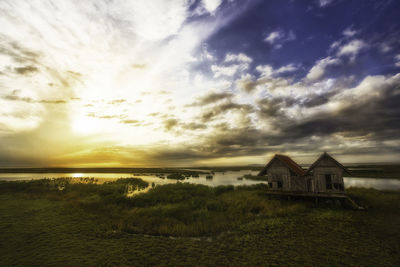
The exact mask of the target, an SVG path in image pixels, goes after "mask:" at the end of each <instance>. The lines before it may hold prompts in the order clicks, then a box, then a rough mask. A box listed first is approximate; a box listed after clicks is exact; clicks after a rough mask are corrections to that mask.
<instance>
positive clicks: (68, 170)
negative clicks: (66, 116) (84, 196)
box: [0, 168, 208, 175]
mask: <svg viewBox="0 0 400 267" xmlns="http://www.w3.org/2000/svg"><path fill="white" fill-rule="evenodd" d="M0 173H181V174H187V175H192V174H206V173H208V172H202V171H194V170H186V169H182V168H2V169H0Z"/></svg>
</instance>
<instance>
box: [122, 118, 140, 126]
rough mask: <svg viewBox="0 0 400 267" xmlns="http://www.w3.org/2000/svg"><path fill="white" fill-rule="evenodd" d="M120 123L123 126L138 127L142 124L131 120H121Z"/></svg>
mask: <svg viewBox="0 0 400 267" xmlns="http://www.w3.org/2000/svg"><path fill="white" fill-rule="evenodd" d="M120 122H121V123H123V124H129V125H134V126H139V125H141V124H142V121H139V120H131V119H127V120H121V121H120Z"/></svg>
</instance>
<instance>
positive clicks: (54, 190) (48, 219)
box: [0, 178, 400, 266]
mask: <svg viewBox="0 0 400 267" xmlns="http://www.w3.org/2000/svg"><path fill="white" fill-rule="evenodd" d="M128 187H137V188H142V189H143V188H148V187H149V184H148V183H146V182H144V181H142V180H140V179H137V178H129V179H118V180H116V181H114V182H108V183H104V184H95V183H71V182H70V180H69V179H54V180H53V179H52V180H50V179H46V180H33V181H28V182H0V230H1V231H0V253H1V255H3V256H2V257H1V258H0V265H1V266H9V265H23V266H32V265H64V266H65V265H68V266H81V265H82V263H83V264H85V265H90V266H98V265H129V266H131V265H140V266H143V265H173V266H179V265H182V266H183V265H185V266H187V265H215V264H218V265H230V266H232V265H234V266H243V265H265V263H266V259H268V265H318V266H321V265H325V264H326V262H329V264H330V265H336V266H339V265H358V266H360V265H371V266H380V265H383V266H397V265H398V263H399V262H400V257H399V254H398V251H399V249H400V244H399V242H398V240H400V206H399V203H400V193H399V192H382V191H377V190H372V189H349V190H347V192H348V193H349V194H350V195H351V197H352V198H354V199H356V201H357V202H358V203H360V204H361V205H363V206H366V207H368V210H367V211H354V210H350V209H346V208H343V207H336V206H334V205H328V204H326V205H324V204H323V203H322V204H321V205H319V207H318V208H316V207H315V206H314V204H313V202H307V201H287V200H279V199H270V198H269V196H268V195H267V194H266V193H265V192H266V186H265V185H263V184H260V185H254V186H239V187H233V186H219V187H207V186H204V185H194V184H187V183H179V182H178V183H176V184H167V185H163V186H155V187H154V188H151V189H149V191H148V192H147V193H143V194H137V195H133V196H132V197H126V191H127V188H128ZM60 188H62V189H60ZM338 244H340V245H338ZM377 244H379V246H377ZM104 248H107V249H104ZM293 248H296V249H293ZM165 251H168V253H165Z"/></svg>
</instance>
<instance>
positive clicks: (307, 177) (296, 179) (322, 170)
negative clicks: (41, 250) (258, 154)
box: [258, 152, 350, 193]
mask: <svg viewBox="0 0 400 267" xmlns="http://www.w3.org/2000/svg"><path fill="white" fill-rule="evenodd" d="M343 173H346V174H348V175H350V173H349V171H348V170H347V169H346V168H345V167H344V166H343V165H342V164H340V163H339V162H338V161H336V160H335V159H334V158H332V157H331V156H330V155H329V154H328V153H326V152H325V153H323V154H322V155H321V156H320V157H319V158H318V159H317V160H316V161H315V162H314V163H313V164H312V165H311V166H310V167H309V168H308V169H307V170H305V169H303V168H302V167H301V166H299V165H298V164H297V163H296V162H294V161H293V160H292V159H291V158H290V157H288V156H285V155H278V154H277V155H275V156H274V157H273V158H272V159H271V160H270V161H269V162H268V164H267V165H265V167H264V168H263V169H262V170H261V171H260V173H259V174H258V176H266V177H267V180H268V185H269V187H270V188H271V189H273V190H280V191H292V192H293V191H297V192H314V193H319V192H326V193H329V192H332V193H340V192H344V182H343Z"/></svg>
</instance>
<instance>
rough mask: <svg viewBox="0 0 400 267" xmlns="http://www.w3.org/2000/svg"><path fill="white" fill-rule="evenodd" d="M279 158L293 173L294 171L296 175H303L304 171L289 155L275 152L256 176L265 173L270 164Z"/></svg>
mask: <svg viewBox="0 0 400 267" xmlns="http://www.w3.org/2000/svg"><path fill="white" fill-rule="evenodd" d="M275 159H276V160H279V161H281V162H282V163H283V164H284V165H285V166H286V167H288V168H289V169H290V170H292V171H293V172H294V173H296V174H297V175H298V176H303V175H304V174H305V171H304V170H303V169H302V168H301V167H300V166H299V165H298V164H297V163H296V162H294V160H292V159H291V158H290V157H288V156H285V155H279V154H276V155H275V156H274V157H273V158H272V159H271V160H270V161H269V162H268V164H267V165H265V167H264V168H263V169H262V170H261V171H260V172H259V173H258V176H263V175H265V174H266V173H267V170H268V168H269V167H270V166H271V164H272V162H273V161H274V160H275Z"/></svg>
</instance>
